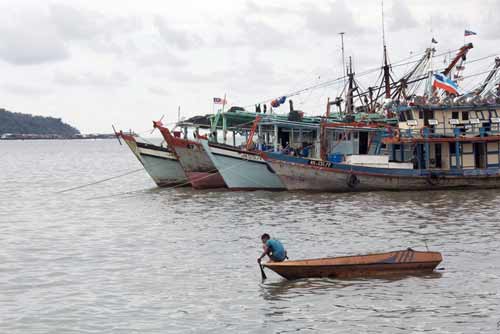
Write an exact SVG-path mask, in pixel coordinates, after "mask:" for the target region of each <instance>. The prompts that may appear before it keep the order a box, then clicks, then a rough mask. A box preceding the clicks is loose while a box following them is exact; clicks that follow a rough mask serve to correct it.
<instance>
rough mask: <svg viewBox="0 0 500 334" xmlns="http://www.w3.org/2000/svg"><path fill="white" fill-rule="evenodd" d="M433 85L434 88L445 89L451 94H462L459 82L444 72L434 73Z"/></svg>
mask: <svg viewBox="0 0 500 334" xmlns="http://www.w3.org/2000/svg"><path fill="white" fill-rule="evenodd" d="M432 86H433V87H434V88H441V89H442V90H445V91H447V92H448V93H451V94H455V95H458V94H460V88H459V87H458V85H457V83H456V82H455V81H453V80H451V79H450V78H448V77H447V76H445V75H444V74H440V73H439V74H434V77H433V80H432Z"/></svg>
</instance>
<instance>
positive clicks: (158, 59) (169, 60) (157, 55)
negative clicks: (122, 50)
mask: <svg viewBox="0 0 500 334" xmlns="http://www.w3.org/2000/svg"><path fill="white" fill-rule="evenodd" d="M136 63H137V64H139V65H140V66H142V67H153V66H164V65H167V66H172V67H176V68H178V67H184V66H186V65H187V64H188V61H187V60H186V59H185V58H183V57H179V56H177V55H175V54H173V53H172V52H170V51H168V50H159V51H153V52H149V53H145V54H142V55H140V56H138V57H137V59H136Z"/></svg>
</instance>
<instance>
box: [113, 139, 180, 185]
mask: <svg viewBox="0 0 500 334" xmlns="http://www.w3.org/2000/svg"><path fill="white" fill-rule="evenodd" d="M116 136H118V137H119V138H122V139H123V140H124V141H125V143H126V144H127V146H128V147H129V148H130V150H131V151H132V153H133V154H134V155H135V157H136V158H137V160H139V162H140V163H141V164H142V165H143V167H144V169H145V170H146V172H147V173H148V174H149V176H150V177H151V178H152V179H153V181H154V182H155V183H156V184H157V185H158V187H171V186H189V181H188V179H187V177H186V174H185V173H184V170H183V169H182V167H181V164H180V163H179V159H177V157H176V156H175V154H174V153H173V152H172V150H170V149H169V148H167V147H163V146H158V145H153V144H151V143H146V142H144V141H141V139H140V138H139V137H136V136H134V135H131V134H125V133H123V132H122V131H120V132H117V133H116Z"/></svg>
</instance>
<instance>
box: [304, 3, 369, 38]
mask: <svg viewBox="0 0 500 334" xmlns="http://www.w3.org/2000/svg"><path fill="white" fill-rule="evenodd" d="M304 16H305V20H306V27H307V28H309V30H311V31H313V32H315V33H317V34H319V35H325V36H334V35H336V34H337V33H338V32H341V31H344V32H346V33H349V34H355V33H357V34H360V33H363V32H365V31H366V29H365V28H364V27H363V26H361V25H359V24H358V23H357V20H355V19H354V15H353V13H352V11H351V9H350V8H349V7H348V6H347V4H346V2H345V0H337V1H335V2H330V3H328V6H327V8H318V7H315V6H311V7H307V8H305V9H304Z"/></svg>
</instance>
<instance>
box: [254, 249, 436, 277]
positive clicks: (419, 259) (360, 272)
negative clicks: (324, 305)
mask: <svg viewBox="0 0 500 334" xmlns="http://www.w3.org/2000/svg"><path fill="white" fill-rule="evenodd" d="M442 260H443V258H442V256H441V253H439V252H419V251H414V250H413V249H411V248H408V249H407V250H402V251H394V252H388V253H380V254H369V255H357V256H342V257H332V258H324V259H309V260H297V261H284V262H267V263H265V264H263V265H264V267H266V268H269V269H271V270H273V271H274V272H276V273H277V274H279V275H281V276H283V277H284V278H286V279H289V280H293V279H299V278H309V277H338V278H349V277H362V276H382V275H400V274H403V275H404V274H420V273H431V272H433V271H434V269H435V268H436V266H437V265H438V264H439V263H440V262H441V261H442Z"/></svg>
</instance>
